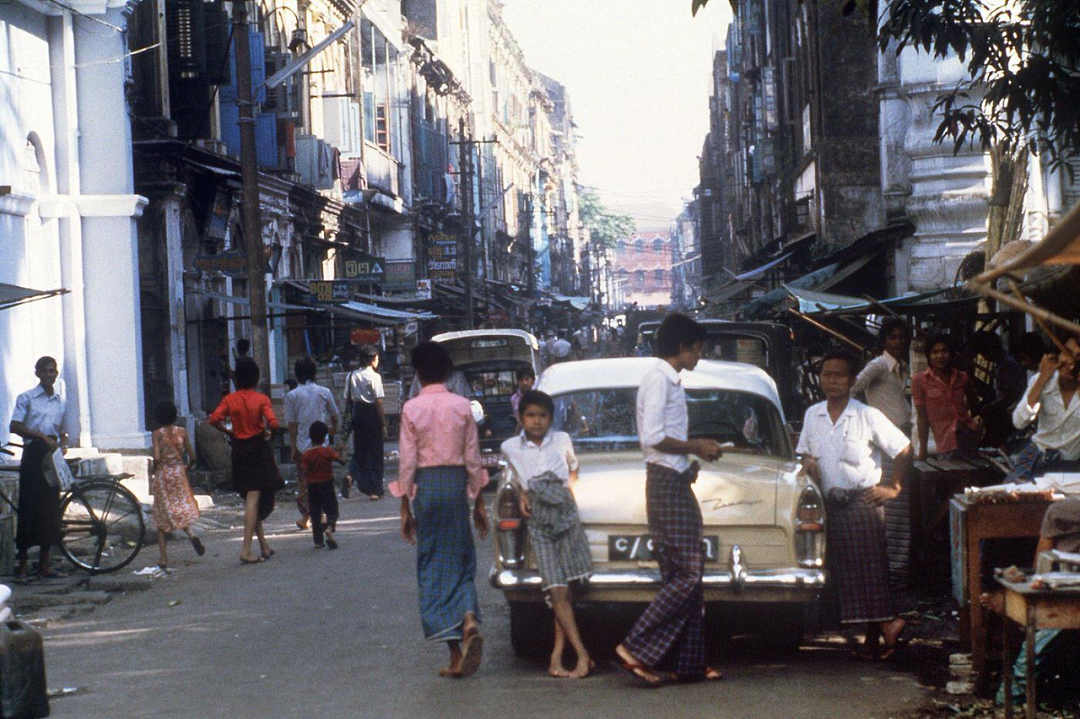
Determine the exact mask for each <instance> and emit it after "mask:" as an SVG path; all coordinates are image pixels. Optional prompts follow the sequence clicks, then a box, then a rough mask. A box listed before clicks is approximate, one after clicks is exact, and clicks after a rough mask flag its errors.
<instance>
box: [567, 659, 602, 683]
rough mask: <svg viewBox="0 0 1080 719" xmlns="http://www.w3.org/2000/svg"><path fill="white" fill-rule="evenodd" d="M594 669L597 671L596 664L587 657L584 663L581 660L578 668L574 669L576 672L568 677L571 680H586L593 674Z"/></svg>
mask: <svg viewBox="0 0 1080 719" xmlns="http://www.w3.org/2000/svg"><path fill="white" fill-rule="evenodd" d="M593 669H596V662H594V661H593V660H592V659H589V658H588V657H586V658H585V660H584V661H581V660H579V661H578V663H577V666H576V667H574V671H572V672H570V673H569V674H568V675H567V676H568V677H569V678H570V679H584V678H585V677H587V676H589V675H590V674H592V672H593Z"/></svg>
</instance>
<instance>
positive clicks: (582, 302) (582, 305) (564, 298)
mask: <svg viewBox="0 0 1080 719" xmlns="http://www.w3.org/2000/svg"><path fill="white" fill-rule="evenodd" d="M551 297H552V299H553V300H554V301H555V302H560V303H562V304H568V305H570V306H571V307H573V308H574V309H575V310H579V311H584V310H586V309H588V307H589V305H590V304H591V303H592V300H590V299H589V298H588V297H570V296H568V295H560V294H558V293H556V292H552V293H551Z"/></svg>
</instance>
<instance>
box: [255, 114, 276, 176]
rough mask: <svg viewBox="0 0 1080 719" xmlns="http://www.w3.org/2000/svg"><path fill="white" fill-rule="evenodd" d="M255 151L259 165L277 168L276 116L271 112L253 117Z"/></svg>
mask: <svg viewBox="0 0 1080 719" xmlns="http://www.w3.org/2000/svg"><path fill="white" fill-rule="evenodd" d="M255 153H256V155H257V156H258V162H259V166H260V167H265V168H268V169H273V170H276V169H277V168H278V145H277V116H276V115H275V114H274V113H272V112H261V113H259V116H258V117H256V118H255Z"/></svg>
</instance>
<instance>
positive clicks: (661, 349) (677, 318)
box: [653, 312, 705, 357]
mask: <svg viewBox="0 0 1080 719" xmlns="http://www.w3.org/2000/svg"><path fill="white" fill-rule="evenodd" d="M704 341H705V328H704V327H702V326H701V325H700V324H698V323H697V322H695V321H694V320H692V319H690V318H689V317H687V316H686V315H683V314H679V313H678V312H673V313H672V314H670V315H668V316H667V317H665V318H664V321H663V322H661V323H660V326H659V327H657V328H656V337H655V338H654V339H653V351H654V354H655V355H656V356H657V357H675V356H676V355H678V354H679V353H680V352H682V350H683V349H684V348H686V347H692V346H693V345H696V344H697V343H699V342H704Z"/></svg>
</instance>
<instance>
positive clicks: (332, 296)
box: [309, 280, 352, 302]
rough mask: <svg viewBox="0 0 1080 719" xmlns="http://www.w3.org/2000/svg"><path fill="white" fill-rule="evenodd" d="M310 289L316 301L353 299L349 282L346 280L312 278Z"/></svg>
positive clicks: (345, 300)
mask: <svg viewBox="0 0 1080 719" xmlns="http://www.w3.org/2000/svg"><path fill="white" fill-rule="evenodd" d="M309 291H310V292H311V298H312V299H313V300H315V301H316V302H348V301H349V300H350V299H352V298H351V297H350V296H349V283H348V282H346V281H344V280H312V281H311V282H310V284H309Z"/></svg>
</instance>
